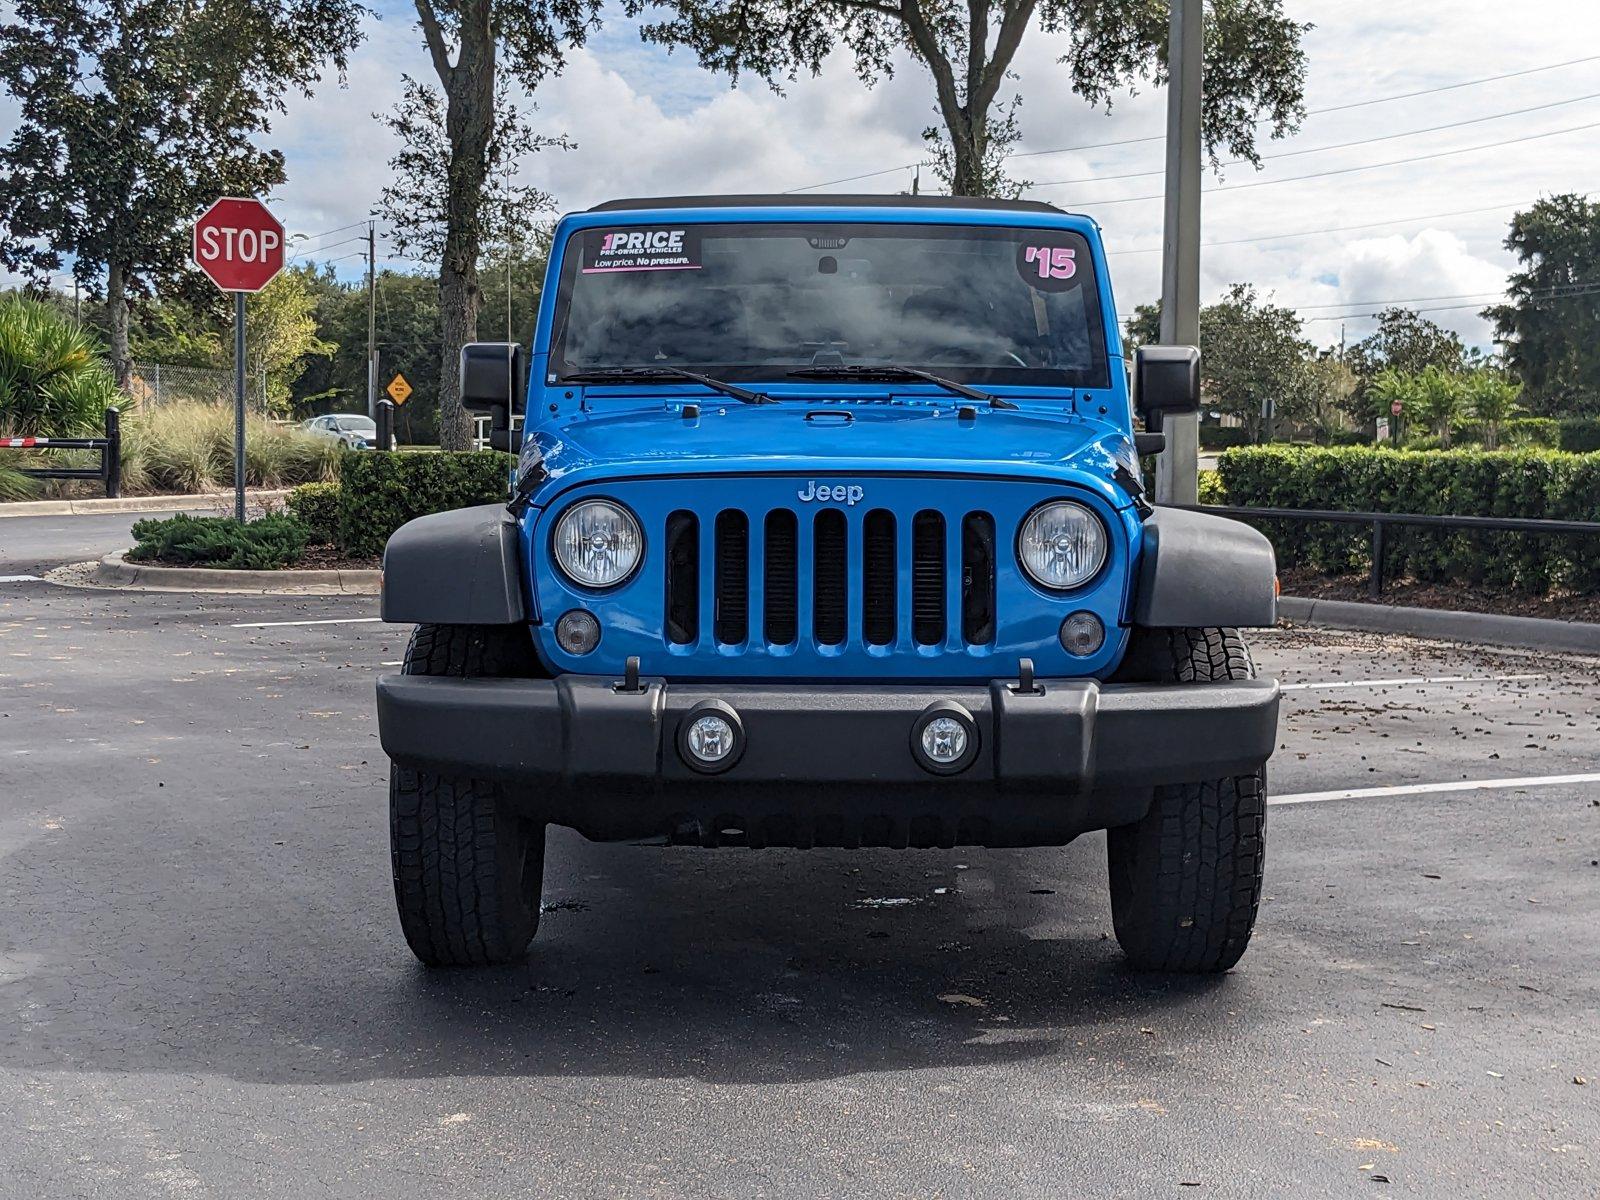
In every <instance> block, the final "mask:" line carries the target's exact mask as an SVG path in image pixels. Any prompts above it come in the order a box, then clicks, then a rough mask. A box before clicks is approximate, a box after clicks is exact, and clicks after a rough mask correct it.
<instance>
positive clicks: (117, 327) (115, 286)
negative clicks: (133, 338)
mask: <svg viewBox="0 0 1600 1200" xmlns="http://www.w3.org/2000/svg"><path fill="white" fill-rule="evenodd" d="M106 317H107V319H108V320H109V321H110V322H111V370H112V372H113V373H114V374H115V375H116V377H117V387H118V388H120V389H121V390H122V391H123V392H126V391H127V390H128V387H129V384H130V383H131V382H132V380H133V359H132V357H131V356H130V355H129V353H128V274H127V268H125V267H124V266H123V265H122V264H121V263H111V264H110V266H109V268H108V270H107V279H106Z"/></svg>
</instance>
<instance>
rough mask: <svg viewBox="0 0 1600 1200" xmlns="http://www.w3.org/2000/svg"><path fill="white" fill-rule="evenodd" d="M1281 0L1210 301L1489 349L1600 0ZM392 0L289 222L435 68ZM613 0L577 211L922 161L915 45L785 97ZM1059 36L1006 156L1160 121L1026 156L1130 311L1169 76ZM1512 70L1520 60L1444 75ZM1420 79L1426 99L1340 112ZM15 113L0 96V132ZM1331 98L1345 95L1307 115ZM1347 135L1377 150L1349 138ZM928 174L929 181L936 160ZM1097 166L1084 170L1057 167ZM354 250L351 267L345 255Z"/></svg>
mask: <svg viewBox="0 0 1600 1200" xmlns="http://www.w3.org/2000/svg"><path fill="white" fill-rule="evenodd" d="M0 7H3V6H0ZM1287 7H1288V9H1289V11H1290V12H1291V14H1292V15H1293V16H1294V17H1295V18H1297V19H1298V20H1301V21H1305V22H1311V23H1312V24H1314V25H1315V28H1314V29H1313V30H1312V32H1311V33H1310V34H1309V35H1308V36H1307V42H1306V48H1307V51H1308V54H1309V58H1310V71H1309V78H1308V80H1307V87H1306V92H1307V107H1308V108H1309V109H1310V110H1312V111H1311V115H1310V116H1309V117H1308V118H1307V120H1306V122H1305V125H1304V128H1303V129H1302V131H1301V133H1300V134H1298V135H1297V136H1295V137H1294V138H1292V139H1287V140H1285V141H1283V142H1278V143H1267V144H1266V145H1265V146H1264V153H1265V155H1266V160H1267V161H1266V163H1265V169H1264V170H1263V171H1261V172H1260V173H1257V172H1255V171H1253V170H1252V169H1250V168H1249V167H1234V168H1231V169H1229V170H1228V171H1227V172H1226V174H1225V175H1224V176H1223V177H1222V178H1216V177H1212V176H1208V178H1207V183H1206V186H1207V188H1208V189H1209V190H1208V193H1207V196H1206V199H1205V204H1204V222H1205V235H1204V236H1205V240H1206V242H1208V243H1211V244H1209V245H1208V246H1207V248H1206V249H1205V250H1204V252H1203V259H1202V270H1203V291H1204V295H1205V296H1206V297H1207V298H1208V299H1209V298H1211V297H1214V296H1215V295H1217V294H1218V293H1220V292H1221V291H1222V290H1223V289H1224V288H1225V287H1226V286H1227V285H1228V284H1229V283H1232V282H1234V281H1249V282H1252V283H1255V284H1256V285H1258V286H1259V287H1260V288H1261V289H1262V290H1263V291H1266V292H1268V293H1271V294H1272V295H1273V296H1274V297H1275V298H1276V299H1277V300H1278V301H1279V302H1281V303H1285V304H1290V305H1293V306H1295V307H1297V308H1299V309H1300V310H1301V311H1302V314H1303V315H1304V316H1305V317H1306V318H1307V319H1308V320H1307V326H1306V331H1307V334H1308V335H1309V336H1311V337H1313V338H1314V339H1315V340H1317V341H1318V342H1320V343H1324V344H1327V343H1332V342H1336V341H1337V340H1338V338H1339V335H1340V326H1341V323H1343V325H1344V326H1345V331H1346V336H1347V337H1349V338H1350V339H1352V340H1353V339H1355V338H1358V337H1360V336H1361V335H1362V334H1363V333H1364V332H1365V331H1366V330H1368V329H1369V328H1370V325H1371V323H1370V320H1367V319H1365V318H1364V317H1363V315H1362V314H1370V313H1371V312H1372V311H1373V309H1374V307H1375V306H1377V305H1379V304H1384V303H1389V302H1399V301H1407V302H1412V306H1413V307H1416V308H1419V309H1426V310H1429V315H1430V316H1432V317H1433V318H1434V319H1436V320H1438V321H1440V322H1441V323H1442V324H1446V325H1449V326H1451V327H1452V328H1455V329H1457V330H1459V331H1461V332H1462V334H1463V335H1465V336H1466V337H1467V338H1468V339H1469V340H1470V341H1472V342H1474V343H1479V344H1483V343H1486V341H1487V338H1488V330H1487V327H1486V326H1485V325H1484V323H1483V322H1482V321H1481V320H1479V319H1478V317H1477V316H1476V311H1477V309H1478V308H1479V307H1481V306H1482V304H1484V303H1487V302H1491V301H1492V300H1493V299H1494V295H1495V294H1496V293H1498V292H1499V291H1500V289H1501V288H1502V287H1503V286H1504V280H1505V275H1506V272H1507V270H1508V269H1509V268H1510V266H1511V258H1510V256H1509V255H1508V254H1507V253H1506V252H1505V251H1504V250H1503V249H1502V248H1501V245H1500V242H1501V239H1502V238H1503V237H1504V233H1505V227H1506V221H1507V218H1508V217H1509V215H1510V213H1511V212H1512V210H1513V209H1514V208H1516V207H1517V206H1520V205H1525V204H1527V203H1528V202H1530V201H1532V200H1533V199H1535V198H1536V197H1538V196H1540V195H1542V194H1549V193H1551V192H1559V191H1581V192H1586V191H1589V190H1591V189H1597V188H1600V154H1597V153H1596V149H1597V146H1600V46H1597V43H1600V5H1596V4H1595V3H1594V2H1593V0H1539V2H1538V3H1536V4H1532V5H1525V6H1522V7H1521V8H1520V9H1515V10H1508V9H1507V8H1506V6H1505V5H1504V4H1503V3H1498V2H1494V0H1406V2H1405V3H1395V2H1394V0H1288V3H1287ZM378 8H379V11H380V15H379V16H378V17H377V18H375V19H372V20H369V21H368V22H367V28H366V34H367V38H366V42H365V44H364V45H363V46H362V47H361V49H360V50H359V51H358V52H357V54H356V57H355V60H354V61H353V63H352V64H351V70H350V72H349V75H348V78H347V79H346V80H345V81H344V82H343V84H342V85H341V84H340V83H338V82H337V81H332V80H330V81H329V82H328V83H327V84H325V85H324V86H323V87H322V88H321V89H320V90H319V91H318V93H317V94H316V96H315V97H313V98H312V99H310V100H305V101H299V100H297V101H296V102H294V103H293V104H292V106H291V108H290V111H289V113H288V114H287V115H286V116H285V117H283V118H280V119H279V120H278V121H277V122H276V123H275V126H274V129H273V137H274V139H275V140H276V141H277V143H278V144H279V145H280V146H281V147H282V148H283V150H284V152H285V154H286V156H287V160H288V172H289V181H288V183H287V184H286V185H285V186H284V187H282V188H281V189H279V191H278V193H277V194H276V195H275V196H274V197H273V198H272V199H273V203H274V207H275V208H276V210H277V211H278V213H279V215H280V216H281V217H282V218H283V220H284V222H285V224H287V225H288V226H289V228H290V229H291V230H294V231H300V232H305V233H318V232H320V231H322V230H328V229H333V228H335V227H337V226H343V225H346V224H348V223H350V222H353V221H358V220H360V219H361V218H363V217H364V216H365V215H366V214H367V212H368V210H369V208H370V207H371V205H372V203H373V201H374V199H375V197H376V196H377V193H378V192H379V190H380V189H381V188H382V187H383V185H384V184H385V182H386V181H387V175H388V172H387V168H386V165H385V164H386V161H387V159H388V158H389V156H390V154H391V153H392V151H393V146H392V144H391V141H390V139H389V136H388V134H387V132H386V130H385V129H384V128H383V127H381V126H380V125H379V124H378V123H377V122H376V121H375V120H373V119H371V117H370V116H369V114H371V113H374V112H378V111H382V110H384V109H386V108H387V107H388V106H390V105H391V104H393V103H394V102H395V100H396V99H397V98H398V96H399V93H400V78H401V75H402V74H404V73H410V74H412V75H415V76H417V77H418V78H426V77H427V76H428V72H429V66H428V62H427V58H426V54H425V52H424V50H423V47H422V43H421V38H420V34H419V33H418V31H417V29H416V27H415V24H414V20H413V10H412V8H411V6H410V5H409V4H405V3H398V2H393V0H388V2H385V3H381V4H379V5H378ZM608 18H609V19H608V20H607V22H606V25H605V27H604V30H603V31H602V32H601V33H600V34H599V35H598V36H596V37H595V38H594V39H593V40H592V41H591V42H590V44H589V45H588V46H587V47H586V48H585V49H583V50H579V51H576V52H574V53H572V54H571V55H570V58H569V63H568V66H567V69H566V71H565V72H564V73H563V75H562V76H561V77H559V78H558V79H555V80H552V81H550V82H548V83H547V84H546V85H545V86H544V87H542V88H541V89H540V91H539V94H538V95H537V96H536V97H533V100H534V101H535V102H536V103H537V112H536V113H535V114H534V115H533V118H532V119H533V122H534V124H535V126H536V127H537V128H538V129H540V130H541V131H543V132H547V133H565V134H567V135H568V136H570V137H571V138H572V139H573V140H574V141H575V142H576V144H577V149H575V150H573V151H570V152H566V153H561V152H547V153H545V154H541V155H538V156H535V157H534V158H533V160H532V161H531V162H530V163H529V164H528V166H527V168H526V170H525V174H526V175H527V177H528V179H529V180H530V181H532V182H536V183H537V184H539V185H540V186H541V187H543V188H545V189H546V190H548V191H550V192H551V193H553V194H554V195H555V196H556V197H557V198H558V200H559V202H560V205H561V206H562V207H563V208H567V209H570V208H582V207H586V206H588V205H590V204H593V203H595V202H597V201H600V200H603V199H607V198H610V197H614V196H622V195H633V196H640V195H652V194H672V193H684V192H694V193H706V192H767V191H785V190H788V189H793V188H803V187H806V186H808V185H814V184H822V183H824V182H826V181H830V180H835V179H842V178H844V177H846V176H852V175H860V174H862V173H865V172H873V171H880V170H882V169H883V168H886V167H895V166H898V165H899V164H912V163H915V162H917V161H918V160H919V159H922V158H923V157H924V156H925V149H924V147H923V144H922V141H921V131H922V129H923V128H924V127H925V126H926V125H928V124H929V123H930V122H931V121H932V120H933V119H934V114H933V112H932V96H931V84H930V83H929V81H928V78H927V76H926V75H925V74H924V73H923V72H922V71H921V70H920V69H919V68H918V67H917V66H916V64H915V63H912V62H907V63H905V64H903V66H902V68H901V69H900V70H899V71H898V72H897V73H896V75H895V77H894V78H893V79H891V80H889V81H887V82H882V83H880V84H878V86H876V87H875V88H873V89H871V90H868V89H866V88H864V87H863V86H862V85H861V84H860V83H859V81H858V80H857V79H856V77H855V75H854V72H853V70H852V69H851V64H850V61H849V59H848V58H847V57H845V56H843V55H840V56H837V57H836V58H835V59H834V60H833V61H831V62H830V63H829V64H828V67H827V69H826V70H825V71H824V73H823V75H822V76H821V77H820V78H817V79H804V80H801V81H799V82H797V83H795V84H793V85H791V86H789V87H788V88H787V89H786V91H785V94H783V95H781V96H780V95H777V94H775V93H773V92H772V91H770V90H769V89H768V88H767V87H766V86H765V85H763V84H761V83H760V82H759V81H756V80H746V81H744V82H743V83H742V84H741V86H739V87H738V88H737V89H735V88H731V87H730V86H729V85H728V83H727V80H726V79H724V78H721V77H717V76H712V75H709V74H707V73H706V72H704V71H702V70H701V69H700V68H699V67H698V66H697V65H696V64H695V63H694V61H693V60H692V58H691V57H689V56H688V55H686V54H683V53H681V52H680V53H677V54H673V55H668V54H666V53H664V52H662V51H660V50H657V49H656V48H654V47H647V46H645V45H643V44H641V43H640V41H639V39H638V35H637V29H636V27H635V26H633V25H631V24H629V23H628V22H627V21H625V20H623V19H622V18H621V17H620V16H618V15H617V14H616V13H614V12H612V13H609V14H608ZM1061 50H1062V47H1061V45H1060V44H1059V43H1058V42H1055V41H1053V40H1052V39H1050V38H1048V37H1045V36H1043V35H1040V34H1038V33H1037V32H1032V33H1030V35H1029V41H1028V42H1027V43H1025V44H1024V47H1023V49H1022V51H1021V53H1020V55H1019V58H1018V63H1017V74H1018V76H1019V79H1018V80H1017V82H1016V85H1015V86H1016V90H1017V91H1018V92H1020V93H1021V94H1022V96H1023V106H1022V109H1021V123H1022V129H1023V141H1022V143H1021V144H1020V145H1019V146H1017V147H1016V149H1017V150H1018V151H1022V152H1034V151H1050V150H1057V149H1059V148H1061V147H1072V146H1087V145H1091V144H1095V143H1103V142H1113V141H1126V140H1128V139H1138V138H1151V139H1152V140H1149V141H1140V142H1135V143H1134V144H1132V145H1124V146H1119V147H1113V148H1105V149H1084V150H1077V151H1072V152H1063V153H1049V154H1032V155H1031V156H1030V157H1027V158H1023V159H1020V160H1019V161H1017V162H1016V163H1014V164H1013V167H1014V170H1013V174H1014V175H1016V176H1018V177H1020V178H1025V179H1031V180H1034V181H1036V185H1035V187H1034V188H1033V189H1032V190H1030V192H1029V193H1028V194H1029V195H1030V196H1032V197H1037V198H1040V199H1047V200H1050V201H1052V202H1054V203H1057V204H1060V205H1062V206H1064V207H1067V208H1071V209H1074V210H1078V211H1083V212H1087V213H1090V214H1091V215H1093V216H1095V217H1096V218H1097V219H1098V220H1099V221H1100V223H1101V224H1102V226H1103V227H1104V229H1105V233H1106V240H1107V244H1108V246H1109V247H1110V250H1111V253H1112V260H1113V261H1112V266H1113V271H1114V282H1115V286H1116V290H1117V295H1118V302H1119V307H1120V308H1122V309H1123V310H1124V311H1127V310H1131V309H1132V307H1133V306H1134V305H1135V304H1137V303H1140V302H1144V301H1147V300H1150V299H1153V298H1154V297H1155V295H1156V294H1157V293H1158V291H1159V282H1160V255H1159V253H1156V252H1155V250H1156V248H1157V247H1158V246H1159V244H1160V239H1161V225H1160V222H1161V204H1160V202H1159V200H1155V199H1147V198H1145V197H1150V196H1151V195H1152V194H1153V193H1156V192H1159V191H1160V189H1161V176H1160V174H1159V172H1160V170H1161V166H1162V146H1161V142H1160V140H1159V136H1160V134H1161V132H1162V129H1163V125H1164V103H1165V101H1164V96H1163V94H1162V93H1160V92H1157V91H1153V90H1151V89H1148V88H1147V89H1144V90H1143V91H1142V92H1141V93H1140V94H1137V95H1129V96H1126V97H1124V98H1122V99H1119V100H1118V102H1117V103H1116V104H1115V106H1114V107H1113V109H1112V111H1111V112H1109V113H1107V112H1104V111H1098V110H1094V109H1091V108H1090V107H1089V106H1087V105H1086V104H1084V103H1083V102H1082V101H1080V100H1079V99H1077V98H1076V97H1075V96H1074V95H1073V94H1072V92H1071V91H1070V89H1069V87H1068V85H1067V80H1066V78H1065V74H1064V72H1063V71H1062V70H1061V68H1059V67H1058V66H1057V65H1056V64H1055V61H1054V60H1055V58H1056V56H1057V55H1059V54H1060V53H1061ZM1591 54H1592V55H1593V57H1591ZM1574 60H1579V61H1574ZM1555 64H1566V65H1562V66H1555ZM1548 67H1554V69H1548V70H1544V69H1538V68H1548ZM1512 72H1524V73H1522V74H1518V75H1516V76H1515V77H1513V78H1501V79H1495V80H1492V81H1489V82H1483V83H1473V84H1471V85H1470V86H1462V87H1449V86H1448V85H1453V84H1459V83H1464V82H1466V81H1475V80H1484V79H1486V78H1488V77H1492V76H1504V75H1507V74H1508V73H1512ZM1441 88H1444V89H1447V90H1432V91H1428V90H1427V89H1441ZM1414 92H1426V94H1423V95H1415V96H1408V97H1406V98H1401V99H1394V100H1392V101H1388V102H1384V103H1377V104H1365V105H1360V106H1358V107H1349V106H1351V105H1353V104H1356V102H1359V101H1367V100H1373V99H1380V98H1386V97H1395V96H1401V95H1403V94H1407V93H1414ZM7 107H8V106H7V105H6V104H5V103H4V101H3V100H0V133H5V132H6V130H5V129H4V128H3V127H4V126H5V125H6V124H7V123H8V113H7V111H6V110H7ZM1334 107H1340V108H1341V109H1342V111H1331V112H1318V111H1317V110H1319V109H1329V108H1334ZM1527 110H1533V111H1527ZM1440 126H1453V127H1452V128H1438V127H1440ZM1586 126H1590V127H1589V128H1583V127H1586ZM1424 131H1426V132H1424ZM1569 131H1570V132H1569ZM1407 134H1410V135H1413V136H1395V135H1407ZM1369 139H1385V140H1376V141H1372V140H1369ZM1358 141H1366V142H1367V144H1364V145H1354V146H1345V147H1344V148H1335V147H1339V146H1342V145H1343V144H1344V143H1350V142H1358ZM1455 151H1460V153H1455ZM1280 155H1281V156H1282V157H1278V156H1280ZM1374 164H1387V165H1374ZM1351 168H1364V169H1355V170H1352V169H1351ZM1145 172H1148V173H1149V174H1144V175H1142V177H1141V176H1140V175H1139V173H1145ZM911 175H912V171H911V169H910V168H909V167H907V168H905V169H901V170H896V171H892V172H890V173H887V174H879V175H876V176H874V177H872V178H867V179H862V180H858V181H855V182H852V183H841V184H838V185H835V186H831V187H818V188H814V189H813V190H815V191H824V192H825V191H848V190H868V191H882V192H894V191H900V190H904V189H905V188H907V187H908V186H909V184H910V181H911ZM1129 175H1133V176H1135V177H1133V178H1120V179H1115V180H1109V179H1106V178H1105V177H1107V176H1129ZM1296 176H1316V177H1315V178H1303V179H1298V180H1297V179H1295V178H1294V177H1296ZM924 180H925V181H929V182H931V181H930V179H929V176H928V174H927V172H926V170H925V171H924ZM1084 180H1095V182H1073V183H1069V184H1061V185H1057V186H1050V185H1051V184H1053V183H1056V181H1084ZM1380 223H1381V224H1380ZM1353 227H1359V228H1353ZM348 236H349V233H348V232H340V233H335V234H330V235H328V236H325V237H323V238H321V239H320V240H317V241H315V242H314V243H313V244H316V245H324V246H326V247H327V249H326V251H324V252H323V253H322V254H321V255H320V256H319V257H324V258H337V257H339V256H340V255H344V254H348V253H350V252H351V251H353V250H356V249H357V247H356V246H355V245H353V244H350V243H344V244H339V243H340V239H342V238H344V237H348ZM395 265H396V266H404V264H402V263H399V262H396V263H395ZM359 267H360V264H359V263H358V262H356V261H343V262H340V263H339V264H338V269H339V270H340V271H341V272H349V273H350V274H352V275H353V274H354V273H355V272H356V271H357V270H359ZM1312 318H1315V319H1314V320H1313V319H1312Z"/></svg>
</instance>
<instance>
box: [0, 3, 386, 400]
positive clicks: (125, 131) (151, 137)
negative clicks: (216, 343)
mask: <svg viewBox="0 0 1600 1200" xmlns="http://www.w3.org/2000/svg"><path fill="white" fill-rule="evenodd" d="M10 7H11V10H12V13H13V18H12V20H11V22H10V23H8V24H5V25H0V84H3V85H4V87H5V88H6V89H7V90H8V91H10V93H11V94H12V95H13V96H14V97H15V98H16V99H17V101H18V103H19V105H20V109H21V112H20V117H19V120H18V125H17V129H16V131H15V133H14V134H13V135H12V137H11V140H10V141H9V142H8V143H7V144H6V145H5V146H4V147H3V148H0V222H3V225H4V228H3V230H0V262H4V264H5V265H6V266H7V267H9V268H10V269H12V270H19V271H21V270H25V271H29V272H31V273H33V274H35V275H36V276H44V275H48V274H49V273H51V272H55V271H59V270H60V268H61V265H62V263H63V262H64V261H65V256H69V255H70V256H71V257H72V271H73V274H74V276H75V277H76V278H77V279H78V281H79V282H80V283H82V284H84V285H94V284H95V283H96V282H97V281H98V279H99V277H100V275H101V273H102V272H103V273H104V275H105V280H106V282H105V295H106V300H107V304H108V307H109V321H110V328H111V360H112V365H113V369H114V370H115V372H116V377H117V381H118V383H119V385H122V386H126V384H127V381H128V378H129V375H130V371H131V363H130V356H129V350H128V297H129V295H130V294H143V293H148V292H149V291H150V290H151V289H152V288H153V287H162V288H170V287H171V286H173V285H174V284H175V283H177V282H178V281H180V280H181V279H182V278H183V277H184V274H185V271H186V263H187V259H188V250H189V223H190V221H191V220H192V219H193V218H194V217H195V216H196V215H197V214H198V213H199V211H200V210H201V209H202V208H203V207H204V206H205V205H206V204H208V203H210V202H211V201H212V200H214V199H216V197H218V196H220V195H246V196H247V195H253V194H256V193H258V192H261V191H264V190H266V189H268V188H270V187H272V186H273V185H275V184H278V183H281V182H282V181H283V178H284V173H283V156H282V154H281V153H279V152H278V151H276V150H270V149H263V148H262V146H261V144H260V143H261V142H262V141H263V140H264V138H265V135H267V134H268V133H269V132H270V117H271V115H272V114H273V113H275V112H281V111H282V110H283V98H284V96H285V94H286V93H287V92H288V91H289V90H291V89H298V90H300V91H302V92H306V93H309V91H310V88H311V86H312V85H313V84H314V83H316V82H317V81H318V80H319V79H320V78H321V70H322V68H323V64H324V63H327V62H331V63H332V64H333V65H334V66H335V67H336V68H337V69H338V70H339V71H340V72H342V71H343V70H344V67H345V60H346V56H347V55H348V53H349V52H350V50H351V49H352V48H354V46H355V45H356V44H357V42H358V41H359V40H360V33H359V29H358V23H357V18H358V17H359V15H360V13H361V12H362V8H361V6H360V4H358V3H355V2H354V0H205V2H204V3H198V2H196V0H122V2H120V3H117V4H105V3H99V2H97V0H16V2H15V3H14V4H12V5H11V6H10ZM190 277H191V279H192V278H194V277H193V275H192V273H190Z"/></svg>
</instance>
